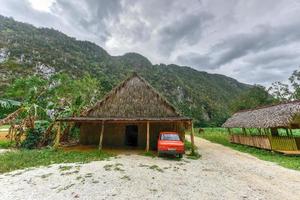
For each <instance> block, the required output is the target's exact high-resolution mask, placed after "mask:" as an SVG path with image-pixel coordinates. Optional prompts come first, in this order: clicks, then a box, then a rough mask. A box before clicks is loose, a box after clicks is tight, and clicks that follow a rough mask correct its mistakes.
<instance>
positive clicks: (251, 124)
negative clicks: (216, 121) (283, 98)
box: [223, 101, 300, 128]
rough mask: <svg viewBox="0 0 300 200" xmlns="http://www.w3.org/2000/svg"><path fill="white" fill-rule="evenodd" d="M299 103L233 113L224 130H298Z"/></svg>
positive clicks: (299, 121) (299, 124)
mask: <svg viewBox="0 0 300 200" xmlns="http://www.w3.org/2000/svg"><path fill="white" fill-rule="evenodd" d="M299 117H300V101H293V102H288V103H282V104H278V105H273V106H266V107H261V108H257V109H252V110H245V111H240V112H237V113H235V114H234V115H233V116H232V117H231V118H229V119H228V120H227V121H226V122H225V123H224V124H223V127H225V128H236V127H239V128H300V120H299Z"/></svg>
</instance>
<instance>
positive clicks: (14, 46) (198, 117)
mask: <svg viewBox="0 0 300 200" xmlns="http://www.w3.org/2000/svg"><path fill="white" fill-rule="evenodd" d="M0 48H6V49H7V51H8V52H10V56H9V60H7V61H6V62H4V63H1V64H0V69H3V72H2V73H3V80H5V84H3V87H0V94H1V92H2V93H3V91H4V89H5V88H6V86H4V85H7V84H10V83H11V82H12V81H13V80H14V79H16V78H19V77H23V78H24V77H26V76H28V75H32V74H35V73H36V68H35V66H37V65H40V64H44V65H47V66H51V67H53V68H54V69H55V71H56V72H65V74H68V75H69V77H70V78H68V77H60V78H58V79H61V80H62V82H64V84H58V85H60V86H59V87H58V88H57V90H56V91H53V94H54V95H53V98H54V100H53V99H52V102H53V104H52V105H55V102H57V100H58V99H59V98H60V99H66V101H65V103H64V105H63V108H64V109H65V110H66V114H67V115H72V114H73V113H75V114H76V113H78V111H79V110H80V109H81V108H82V107H84V106H86V105H88V104H90V103H92V102H94V101H95V100H96V99H97V98H99V97H101V96H103V94H104V93H107V92H108V91H110V90H111V89H112V87H114V86H116V84H118V83H119V82H120V81H121V80H123V79H124V78H126V77H127V76H128V75H129V74H130V73H132V72H133V71H136V72H137V73H139V74H140V75H141V76H143V77H144V78H145V79H146V80H147V81H149V82H150V84H151V85H153V87H154V88H155V89H157V90H158V91H159V92H160V93H161V94H162V95H164V96H165V97H166V98H167V100H168V101H169V102H171V103H172V104H173V105H174V106H175V107H177V108H178V109H179V111H180V112H181V113H182V114H184V115H186V116H189V117H192V118H194V119H195V124H196V125H197V126H200V125H201V126H216V125H221V124H222V123H223V122H224V121H225V119H226V118H227V117H228V116H229V114H230V112H229V111H230V110H229V104H230V103H229V102H230V101H231V100H232V99H234V98H235V97H237V96H238V95H239V94H240V93H241V92H242V91H244V90H245V89H247V88H249V86H248V85H245V84H241V83H239V82H237V81H236V80H234V79H231V78H229V77H226V76H223V75H217V74H208V73H206V72H199V71H197V70H194V69H191V68H189V67H180V66H178V65H164V64H160V65H152V64H151V62H150V61H149V60H148V59H147V58H145V57H144V56H142V55H139V54H137V53H128V54H125V55H123V56H110V55H109V54H108V53H107V52H106V51H105V50H104V49H102V48H101V47H99V46H97V45H95V44H93V43H91V42H85V41H77V40H76V39H74V38H71V37H68V36H66V35H64V34H62V33H61V32H59V31H55V30H53V29H47V28H35V27H33V26H31V25H28V24H24V23H19V22H16V21H14V20H13V19H11V18H5V17H1V16H0ZM21 57H23V58H24V59H23V61H20V58H21ZM86 73H87V75H86ZM0 75H1V73H0ZM64 78H66V79H64ZM72 79H73V80H78V79H79V80H78V81H76V82H74V81H72ZM37 81H39V80H35V81H34V82H33V83H34V84H33V85H36V83H37ZM41 84H42V85H43V84H44V82H41ZM0 85H1V84H0ZM48 85H49V84H48ZM25 86H26V87H25ZM25 86H23V87H24V89H25V91H26V92H24V91H21V90H19V88H21V86H20V85H18V87H15V89H17V91H18V93H19V94H20V95H22V94H24V95H25V97H23V96H20V95H17V91H15V90H14V89H11V90H10V92H11V93H10V94H11V95H9V96H11V97H12V96H14V98H13V99H20V100H23V99H27V96H28V95H29V94H30V93H27V92H28V88H27V86H28V84H25ZM54 86H55V84H54ZM70 86H73V87H70ZM32 88H34V87H33V86H32ZM54 88H56V87H54ZM29 89H30V88H29ZM76 89H78V90H76ZM37 91H40V90H39V89H37ZM95 91H98V92H99V94H100V95H98V94H95ZM76 93H84V94H85V95H78V94H76ZM12 94H13V95H12ZM88 94H89V95H88ZM70 97H72V98H70ZM43 99H45V98H44V97H43ZM55 99H56V100H55ZM70 99H72V100H70ZM87 99H90V100H91V102H88V101H87ZM77 100H78V101H77ZM74 101H75V102H77V103H78V104H77V105H76V106H75V107H72V106H73V105H75V104H74ZM80 102H82V103H80ZM36 105H39V106H41V107H42V108H45V105H40V104H39V103H36ZM67 105H68V106H67ZM56 107H57V106H56Z"/></svg>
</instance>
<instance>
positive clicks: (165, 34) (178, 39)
mask: <svg viewBox="0 0 300 200" xmlns="http://www.w3.org/2000/svg"><path fill="white" fill-rule="evenodd" d="M212 19H213V15H212V14H210V13H207V12H196V13H190V14H187V15H185V16H184V17H181V18H179V19H178V20H175V21H173V22H172V23H171V24H168V25H166V26H164V27H162V28H161V30H159V33H158V34H159V37H160V38H159V41H160V43H161V44H163V45H162V46H161V49H162V50H163V51H162V52H164V53H166V54H167V55H169V53H170V52H172V51H173V50H174V48H175V47H176V45H177V44H178V43H187V44H188V45H193V44H195V43H197V42H198V41H199V40H200V39H201V38H202V32H203V29H204V28H205V26H207V25H208V23H209V22H210V21H211V20H212Z"/></svg>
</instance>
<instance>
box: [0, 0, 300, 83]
mask: <svg viewBox="0 0 300 200" xmlns="http://www.w3.org/2000/svg"><path fill="white" fill-rule="evenodd" d="M0 5H1V6H0V14H2V15H5V16H12V17H14V18H15V19H16V20H19V21H23V22H28V23H32V24H34V25H36V26H46V27H52V28H55V29H58V30H60V31H62V32H64V33H66V34H68V35H70V36H72V37H76V38H78V39H82V40H90V41H93V42H95V43H97V44H98V45H100V46H102V47H104V48H105V49H107V50H108V52H109V53H111V54H112V55H118V54H124V53H126V52H134V51H135V52H138V53H141V54H143V55H145V56H146V57H148V58H149V59H150V60H151V61H152V62H153V63H160V62H163V63H176V64H181V65H187V66H191V67H193V68H196V69H199V70H206V71H208V72H213V73H222V74H225V75H228V76H232V77H234V78H237V79H238V80H240V81H244V82H247V83H261V84H265V85H268V84H270V82H272V81H277V80H279V81H282V80H286V79H287V77H288V76H289V74H290V73H291V72H292V71H293V70H295V69H297V67H298V66H299V63H300V59H299V58H298V57H299V56H298V55H299V54H300V48H299V46H300V14H299V13H300V2H299V1H295V0H277V1H276V2H274V1H273V0H265V1H263V2H262V1H261V0H252V1H249V2H248V1H247V2H244V1H241V0H226V2H225V1H224V2H223V1H219V0H201V1H200V0H190V1H186V0H176V1H174V0H164V1H161V0H151V1H132V0H72V1H71V0H56V1H55V3H54V4H53V5H52V6H51V8H50V9H49V10H50V11H49V12H42V11H39V10H35V9H34V8H33V7H32V6H31V4H30V3H29V0H23V1H22V0H0Z"/></svg>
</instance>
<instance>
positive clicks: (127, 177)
mask: <svg viewBox="0 0 300 200" xmlns="http://www.w3.org/2000/svg"><path fill="white" fill-rule="evenodd" d="M121 179H125V180H128V181H130V180H131V179H130V177H129V176H127V175H125V176H123V177H121Z"/></svg>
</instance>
